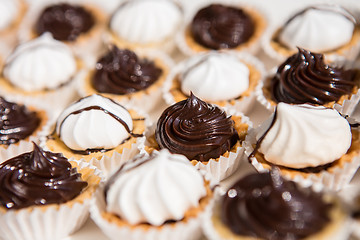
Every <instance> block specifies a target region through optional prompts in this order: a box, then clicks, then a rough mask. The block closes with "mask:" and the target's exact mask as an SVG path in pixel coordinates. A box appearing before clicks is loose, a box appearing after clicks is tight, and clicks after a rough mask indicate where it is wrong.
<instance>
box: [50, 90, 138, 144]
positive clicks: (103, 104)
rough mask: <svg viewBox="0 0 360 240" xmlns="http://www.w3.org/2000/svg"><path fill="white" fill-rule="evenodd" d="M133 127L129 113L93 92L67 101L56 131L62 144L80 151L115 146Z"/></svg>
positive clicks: (127, 135) (125, 137)
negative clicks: (72, 101)
mask: <svg viewBox="0 0 360 240" xmlns="http://www.w3.org/2000/svg"><path fill="white" fill-rule="evenodd" d="M121 121H122V122H121ZM126 126H127V127H126ZM127 128H128V129H127ZM132 129H133V122H132V118H131V115H130V113H129V112H128V111H127V110H126V109H125V108H124V107H123V106H121V105H119V104H117V103H115V102H114V101H112V100H110V99H108V98H105V97H102V96H100V95H96V94H94V95H91V96H88V97H85V98H82V99H80V100H79V101H78V102H75V103H73V104H72V105H70V106H69V107H68V108H66V109H65V110H64V111H63V112H62V113H61V114H60V116H59V117H58V119H57V122H56V133H57V135H58V136H60V139H61V140H62V141H63V142H64V144H65V145H66V146H67V147H69V148H70V149H72V150H80V151H81V150H82V151H84V150H86V149H102V148H103V149H112V148H115V147H117V146H118V145H120V144H121V143H122V142H123V141H124V140H125V139H127V138H128V137H129V136H130V133H129V131H132Z"/></svg>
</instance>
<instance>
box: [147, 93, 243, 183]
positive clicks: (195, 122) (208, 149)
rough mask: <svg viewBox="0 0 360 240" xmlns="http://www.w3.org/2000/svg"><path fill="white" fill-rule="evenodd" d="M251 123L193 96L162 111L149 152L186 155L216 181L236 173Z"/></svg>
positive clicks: (151, 137) (149, 139) (150, 139)
mask: <svg viewBox="0 0 360 240" xmlns="http://www.w3.org/2000/svg"><path fill="white" fill-rule="evenodd" d="M249 124H250V122H249V121H247V118H246V117H244V116H243V115H239V114H234V116H228V115H227V113H226V112H225V111H224V110H222V109H221V108H219V107H217V106H216V105H213V104H209V103H206V102H204V101H202V100H201V99H199V98H197V97H196V96H194V95H193V94H191V96H190V97H189V98H188V99H186V100H183V101H181V102H178V103H175V104H173V105H171V106H170V107H168V108H167V109H165V111H164V112H163V113H162V115H161V116H160V118H159V120H158V122H157V126H156V130H155V135H153V136H150V137H149V138H148V142H149V148H148V149H147V150H148V151H152V148H155V149H162V148H166V149H168V150H169V151H170V152H171V153H177V154H182V155H185V156H186V157H187V158H188V159H189V160H190V161H191V162H192V163H193V165H195V166H197V167H198V168H200V169H205V170H206V171H209V172H210V173H211V174H212V175H213V177H214V178H215V179H217V180H221V179H224V178H225V177H227V176H229V175H230V174H231V173H232V172H233V171H235V170H236V168H237V166H238V164H239V161H240V157H241V155H242V151H243V149H242V146H241V141H242V140H243V139H244V138H245V135H246V133H247V130H248V127H249Z"/></svg>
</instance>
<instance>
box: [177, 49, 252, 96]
mask: <svg viewBox="0 0 360 240" xmlns="http://www.w3.org/2000/svg"><path fill="white" fill-rule="evenodd" d="M249 74H250V71H249V69H248V67H247V66H246V65H245V63H243V62H241V61H240V60H239V59H238V58H237V57H236V56H234V55H232V54H227V53H224V52H223V53H220V52H209V53H206V54H200V55H196V56H194V57H192V58H190V59H189V60H188V61H187V62H186V64H185V67H184V70H183V72H182V74H181V75H180V81H181V91H182V92H183V93H184V94H185V95H190V92H191V91H192V92H193V93H194V94H195V95H196V96H198V97H199V98H201V99H203V100H205V101H222V100H229V99H234V98H237V97H239V96H240V95H241V94H242V93H243V92H244V91H246V90H247V89H248V88H249Z"/></svg>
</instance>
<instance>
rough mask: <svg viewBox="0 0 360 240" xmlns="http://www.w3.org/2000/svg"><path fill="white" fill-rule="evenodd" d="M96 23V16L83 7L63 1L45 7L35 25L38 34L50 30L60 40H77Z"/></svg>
mask: <svg viewBox="0 0 360 240" xmlns="http://www.w3.org/2000/svg"><path fill="white" fill-rule="evenodd" d="M94 24H95V20H94V17H93V16H92V14H90V13H89V12H88V11H87V10H86V9H84V8H83V7H81V6H72V5H70V4H66V3H62V4H57V5H51V6H49V7H47V8H45V9H44V11H43V12H42V13H41V15H40V16H39V18H38V21H37V23H36V25H35V31H36V33H37V34H38V35H41V34H43V33H44V32H50V33H51V34H52V35H53V37H54V38H55V39H57V40H60V41H75V40H76V39H77V38H78V36H79V35H81V34H82V33H86V32H88V31H89V30H90V29H91V28H92V27H93V26H94Z"/></svg>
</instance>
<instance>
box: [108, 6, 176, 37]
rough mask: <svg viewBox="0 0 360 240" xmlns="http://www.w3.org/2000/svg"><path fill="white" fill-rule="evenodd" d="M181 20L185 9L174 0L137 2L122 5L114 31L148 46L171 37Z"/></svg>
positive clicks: (115, 21)
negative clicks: (182, 10)
mask: <svg viewBox="0 0 360 240" xmlns="http://www.w3.org/2000/svg"><path fill="white" fill-rule="evenodd" d="M181 20H182V13H181V10H180V8H179V7H178V6H177V5H176V4H175V3H174V2H172V1H169V0H133V1H127V2H125V3H124V4H122V5H121V6H120V8H119V9H118V10H117V11H116V12H115V13H114V15H113V16H112V18H111V22H110V28H111V30H112V31H113V32H114V33H115V34H116V35H117V36H119V37H120V38H122V39H124V40H126V41H129V42H134V43H140V44H146V43H154V42H160V41H162V40H164V39H166V38H168V37H170V36H171V34H172V33H174V32H175V31H176V30H177V28H178V27H179V25H180V23H181Z"/></svg>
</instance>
